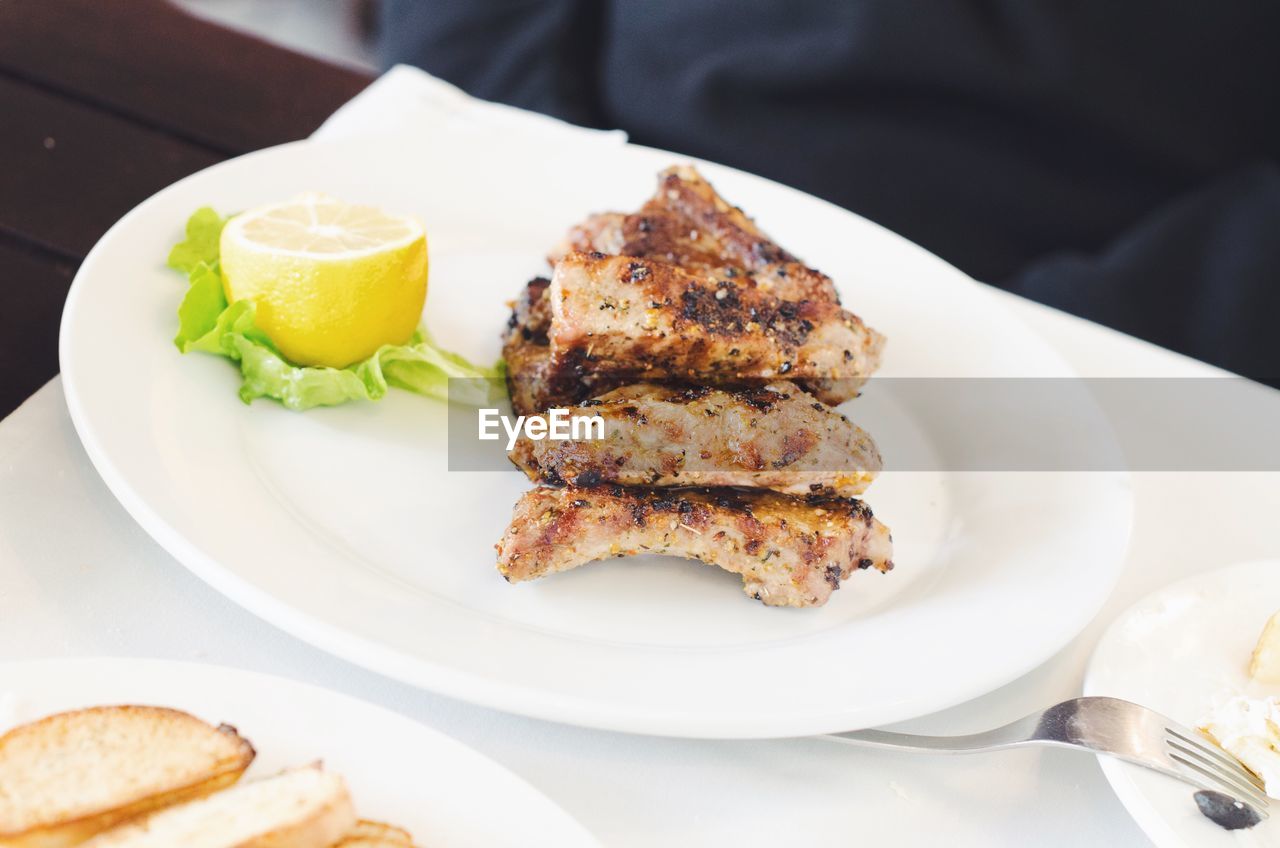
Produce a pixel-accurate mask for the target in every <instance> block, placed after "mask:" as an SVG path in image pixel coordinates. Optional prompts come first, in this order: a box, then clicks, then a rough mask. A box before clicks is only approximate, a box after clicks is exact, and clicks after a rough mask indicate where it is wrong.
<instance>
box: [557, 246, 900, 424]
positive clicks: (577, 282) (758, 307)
mask: <svg viewBox="0 0 1280 848" xmlns="http://www.w3.org/2000/svg"><path fill="white" fill-rule="evenodd" d="M545 297H546V298H548V301H549V305H550V308H551V316H552V317H551V326H550V329H549V331H548V340H549V342H550V347H551V368H552V371H553V372H555V373H556V375H557V379H562V380H566V381H568V380H571V379H573V378H575V377H576V378H579V379H581V378H582V377H584V376H585V375H588V374H591V375H595V376H596V377H597V378H603V379H605V380H611V381H613V382H614V383H615V384H616V385H622V384H626V383H632V382H638V381H645V382H675V383H696V384H712V385H730V386H732V385H760V384H763V383H767V382H772V381H773V380H775V379H778V378H781V379H784V380H788V381H795V382H798V383H800V384H802V385H804V386H806V387H807V388H809V389H810V391H812V392H813V393H814V394H815V395H817V397H818V399H819V400H821V401H822V402H823V403H827V404H833V405H834V404H838V403H842V402H844V401H846V400H848V399H850V398H851V397H854V396H856V394H857V390H858V387H859V386H860V385H861V384H862V382H863V381H865V379H866V378H867V377H868V376H869V375H870V374H871V372H872V371H874V370H875V368H876V366H877V365H878V364H879V360H880V350H881V347H882V346H883V344H884V339H883V337H882V336H881V335H880V334H879V333H877V332H875V331H874V330H872V329H870V328H868V327H867V326H866V325H865V324H863V323H862V321H861V319H859V318H858V317H857V316H856V315H853V314H851V313H849V312H846V311H844V310H843V309H841V308H840V307H839V306H837V305H836V304H834V303H832V302H831V301H829V300H825V299H824V300H815V299H806V300H785V299H782V298H779V297H777V296H775V295H774V294H772V293H771V292H769V291H766V290H764V289H763V288H761V287H760V286H759V285H758V283H757V282H756V281H755V280H754V279H753V278H750V277H747V278H742V277H736V276H728V275H726V276H723V277H705V276H695V275H693V274H690V273H687V272H685V271H683V270H681V269H679V268H677V267H675V266H673V265H668V264H665V263H662V262H653V261H650V260H643V259H637V258H634V257H626V256H612V257H611V256H603V255H601V254H583V253H574V254H570V255H569V256H566V257H565V258H564V259H562V260H560V263H559V264H558V265H556V270H555V273H554V274H553V275H552V278H551V285H550V287H549V288H548V289H547V293H546V295H545Z"/></svg>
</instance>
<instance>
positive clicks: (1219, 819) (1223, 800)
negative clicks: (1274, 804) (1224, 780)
mask: <svg viewBox="0 0 1280 848" xmlns="http://www.w3.org/2000/svg"><path fill="white" fill-rule="evenodd" d="M1193 797H1194V798H1195V800H1196V806H1197V807H1199V808H1200V813H1201V814H1202V815H1203V816H1204V817H1205V818H1207V819H1208V820H1209V821H1211V822H1213V823H1214V824H1216V825H1218V827H1221V828H1222V829H1223V830H1247V829H1249V828H1251V827H1253V826H1254V825H1256V824H1258V822H1260V821H1262V816H1260V815H1258V811H1257V810H1255V809H1254V808H1253V807H1250V806H1249V805H1248V804H1246V803H1244V802H1243V801H1238V800H1236V799H1235V798H1232V797H1231V796H1230V795H1227V794H1226V793H1223V792H1218V791H1216V790H1213V789H1201V790H1200V791H1198V792H1196V793H1195V795H1194V796H1193Z"/></svg>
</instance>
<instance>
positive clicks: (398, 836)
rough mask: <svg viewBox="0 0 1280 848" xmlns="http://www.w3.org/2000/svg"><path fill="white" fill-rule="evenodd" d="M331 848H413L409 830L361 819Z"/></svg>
mask: <svg viewBox="0 0 1280 848" xmlns="http://www.w3.org/2000/svg"><path fill="white" fill-rule="evenodd" d="M333 848H414V845H413V837H412V836H410V835H409V831H407V830H405V829H404V828H402V827H396V826H395V825H393V824H387V823H386V822H378V821H370V820H368V819H361V820H360V821H358V822H356V825H355V827H353V828H351V830H349V831H347V835H346V836H344V837H342V839H341V840H340V841H338V842H337V843H335V844H334V846H333Z"/></svg>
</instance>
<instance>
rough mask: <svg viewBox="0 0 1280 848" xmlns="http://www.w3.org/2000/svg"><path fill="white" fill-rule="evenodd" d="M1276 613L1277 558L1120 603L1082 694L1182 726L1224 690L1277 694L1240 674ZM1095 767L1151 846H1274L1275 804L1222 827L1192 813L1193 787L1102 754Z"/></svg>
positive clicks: (1278, 829) (1277, 832) (1279, 589)
mask: <svg viewBox="0 0 1280 848" xmlns="http://www.w3.org/2000/svg"><path fill="white" fill-rule="evenodd" d="M1277 610H1280V562H1278V561H1276V560H1263V561H1258V562H1247V563H1243V564H1240V565H1235V566H1231V567H1228V568H1221V569H1215V570H1213V571H1208V572H1205V573H1203V574H1198V575H1196V576H1194V577H1190V578H1187V579H1186V580H1182V581H1180V582H1178V583H1175V584H1173V585H1172V586H1168V587H1166V588H1164V589H1161V590H1159V591H1158V592H1155V593H1153V594H1151V595H1148V596H1147V597H1146V598H1144V599H1142V600H1141V601H1139V602H1138V603H1136V604H1134V605H1133V606H1132V607H1130V608H1129V609H1128V610H1127V611H1126V612H1125V613H1124V614H1123V615H1121V616H1120V617H1119V618H1118V619H1117V620H1116V621H1115V622H1114V623H1113V624H1112V625H1111V627H1110V628H1109V629H1108V630H1107V632H1106V634H1105V635H1104V636H1103V637H1102V640H1101V641H1100V642H1099V643H1098V647H1097V648H1096V649H1095V650H1094V653H1093V658H1092V659H1091V660H1090V662H1089V668H1088V672H1087V674H1086V677H1085V684H1084V693H1085V694H1086V695H1111V696H1113V697H1116V698H1124V699H1126V700H1129V701H1135V702H1137V703H1139V704H1142V705H1143V706H1146V707H1150V708H1151V709H1153V710H1155V711H1157V712H1159V713H1163V714H1164V715H1166V716H1168V717H1169V718H1171V719H1173V720H1174V721H1177V722H1180V723H1181V724H1184V725H1186V726H1187V727H1195V726H1196V725H1197V724H1199V723H1200V721H1201V720H1202V719H1203V718H1204V717H1205V716H1206V715H1207V714H1208V713H1209V711H1210V709H1211V708H1212V707H1213V705H1214V704H1215V703H1216V700H1215V699H1218V698H1223V697H1227V696H1230V695H1232V694H1246V695H1249V696H1251V697H1262V696H1264V695H1280V686H1274V685H1272V686H1265V685H1261V684H1257V683H1255V682H1253V681H1251V680H1250V678H1249V674H1248V666H1249V656H1250V654H1251V652H1252V651H1253V646H1254V644H1255V642H1256V641H1257V639H1258V635H1259V634H1260V633H1261V632H1262V627H1263V625H1264V624H1266V622H1267V619H1268V618H1270V617H1271V615H1272V614H1273V613H1275V612H1276V611H1277ZM1099 762H1100V763H1101V764H1102V771H1103V773H1104V774H1105V775H1106V776H1107V780H1109V781H1110V782H1111V786H1112V788H1113V789H1115V792H1116V795H1118V796H1119V797H1120V801H1121V803H1123V804H1124V806H1125V808H1126V809H1128V811H1129V813H1130V814H1131V815H1132V816H1133V818H1134V820H1135V821H1137V823H1138V825H1139V827H1141V828H1142V829H1143V831H1145V832H1146V834H1147V836H1149V837H1151V840H1152V841H1153V842H1154V843H1155V844H1156V845H1157V846H1159V848H1190V847H1191V846H1218V845H1221V846H1244V845H1258V846H1280V801H1276V802H1275V803H1274V804H1273V806H1272V815H1271V818H1269V819H1267V820H1264V821H1263V822H1262V823H1261V824H1259V825H1257V826H1255V827H1253V828H1251V829H1249V830H1237V831H1226V830H1223V829H1222V828H1220V827H1218V826H1217V825H1216V824H1214V823H1213V822H1211V821H1209V820H1208V819H1206V818H1205V817H1204V816H1203V815H1201V814H1200V811H1199V809H1198V808H1197V807H1196V804H1195V800H1194V799H1193V797H1192V794H1193V793H1194V791H1195V790H1194V789H1193V788H1192V787H1191V786H1189V785H1187V784H1184V783H1180V782H1179V781H1177V780H1173V779H1171V778H1168V777H1165V776H1163V775H1160V774H1155V773H1154V772H1151V771H1148V770H1146V769H1143V768H1140V767H1138V766H1134V765H1130V764H1129V763H1124V762H1121V761H1119V760H1115V759H1112V758H1110V757H1100V758H1099Z"/></svg>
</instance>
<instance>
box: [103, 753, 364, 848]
mask: <svg viewBox="0 0 1280 848" xmlns="http://www.w3.org/2000/svg"><path fill="white" fill-rule="evenodd" d="M355 824H356V814H355V808H354V807H353V806H352V803H351V795H350V793H348V791H347V785H346V782H345V781H343V779H342V778H341V777H340V776H338V775H336V774H334V773H333V772H329V771H325V770H324V769H322V768H321V767H320V766H309V767H305V768H299V769H294V770H292V771H286V772H284V773H282V774H278V775H276V776H274V777H267V778H263V779H261V780H255V781H252V782H248V783H241V784H239V785H238V786H234V787H232V788H231V789H227V790H224V791H222V792H219V793H217V794H216V795H210V796H208V797H206V798H201V799H199V800H196V801H189V802H187V803H184V804H178V805H177V806H173V807H169V808H167V809H165V810H161V811H160V812H158V813H154V814H152V815H150V816H148V817H147V818H146V819H144V820H142V821H140V822H133V823H130V824H124V825H121V826H119V827H117V828H113V829H112V830H109V831H106V832H105V833H101V834H99V835H98V836H95V837H94V838H93V839H90V840H89V841H88V842H86V843H84V848H171V846H175V845H182V846H184V848H329V846H331V845H333V844H334V843H335V842H338V841H339V840H340V839H342V837H343V836H344V835H345V834H346V833H348V832H349V831H350V830H351V829H352V828H353V827H355Z"/></svg>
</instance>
